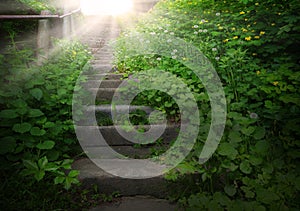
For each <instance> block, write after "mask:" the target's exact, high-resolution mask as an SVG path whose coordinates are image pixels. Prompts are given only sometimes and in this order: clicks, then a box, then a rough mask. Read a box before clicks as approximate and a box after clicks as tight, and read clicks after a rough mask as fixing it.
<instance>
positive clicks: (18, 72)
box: [0, 37, 91, 210]
mask: <svg viewBox="0 0 300 211" xmlns="http://www.w3.org/2000/svg"><path fill="white" fill-rule="evenodd" d="M11 38H12V39H11V42H10V44H8V45H7V46H6V50H5V51H3V53H2V54H1V55H0V75H1V77H0V78H1V79H0V80H1V82H0V84H1V85H0V108H1V111H0V120H1V121H0V125H1V129H0V131H1V132H0V140H1V148H0V155H1V157H0V163H1V173H0V175H1V181H2V182H1V187H0V188H1V196H0V197H1V204H0V206H1V207H2V208H3V209H4V210H32V209H35V210H41V209H47V207H48V208H50V209H55V208H62V207H65V206H66V207H68V206H71V204H68V202H67V201H65V202H64V203H63V198H62V197H63V193H64V191H63V187H64V189H70V187H71V185H72V184H78V183H79V181H78V180H77V175H78V171H75V170H71V164H72V162H73V159H74V158H75V157H76V156H77V155H78V154H79V153H81V150H80V148H79V145H78V143H77V139H76V137H75V133H74V126H73V120H72V97H73V91H74V86H75V83H76V81H77V78H78V76H79V74H80V73H81V72H82V71H83V69H84V67H87V62H88V60H89V59H90V58H91V54H90V53H89V52H88V51H87V49H86V46H83V45H82V44H80V43H79V42H76V41H72V42H70V41H61V40H57V41H55V44H54V46H55V47H54V50H53V52H52V54H51V55H50V58H49V60H48V61H47V62H46V63H45V64H43V65H36V61H35V55H34V51H33V50H32V49H30V48H24V47H22V46H19V45H17V44H16V43H15V42H14V39H13V37H11ZM54 184H56V185H54ZM52 194H53V195H52ZM58 198H60V199H58ZM69 198H71V197H69Z"/></svg>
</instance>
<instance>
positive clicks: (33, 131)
mask: <svg viewBox="0 0 300 211" xmlns="http://www.w3.org/2000/svg"><path fill="white" fill-rule="evenodd" d="M30 134H31V135H33V136H43V135H45V134H46V131H45V130H43V129H40V128H38V127H33V128H31V130H30Z"/></svg>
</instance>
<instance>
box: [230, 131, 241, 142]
mask: <svg viewBox="0 0 300 211" xmlns="http://www.w3.org/2000/svg"><path fill="white" fill-rule="evenodd" d="M228 138H229V140H230V142H233V143H239V142H241V141H242V138H241V135H240V133H239V132H237V131H230V133H229V135H228Z"/></svg>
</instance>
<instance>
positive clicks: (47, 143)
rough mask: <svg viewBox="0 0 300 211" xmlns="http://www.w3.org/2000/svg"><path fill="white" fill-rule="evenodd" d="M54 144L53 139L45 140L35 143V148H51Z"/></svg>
mask: <svg viewBox="0 0 300 211" xmlns="http://www.w3.org/2000/svg"><path fill="white" fill-rule="evenodd" d="M54 145H55V142H54V141H45V142H43V143H39V144H38V145H36V148H38V149H52V148H53V147H54Z"/></svg>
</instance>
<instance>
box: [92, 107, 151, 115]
mask: <svg viewBox="0 0 300 211" xmlns="http://www.w3.org/2000/svg"><path fill="white" fill-rule="evenodd" d="M128 107H129V108H128ZM128 110H129V112H133V111H136V110H142V111H144V112H145V113H146V114H150V113H151V112H152V111H154V109H153V108H151V107H150V106H135V105H130V106H128V105H118V111H119V112H126V111H128ZM87 111H88V112H93V113H99V112H101V113H106V114H109V115H111V111H112V106H111V105H98V106H89V107H88V108H87Z"/></svg>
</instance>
